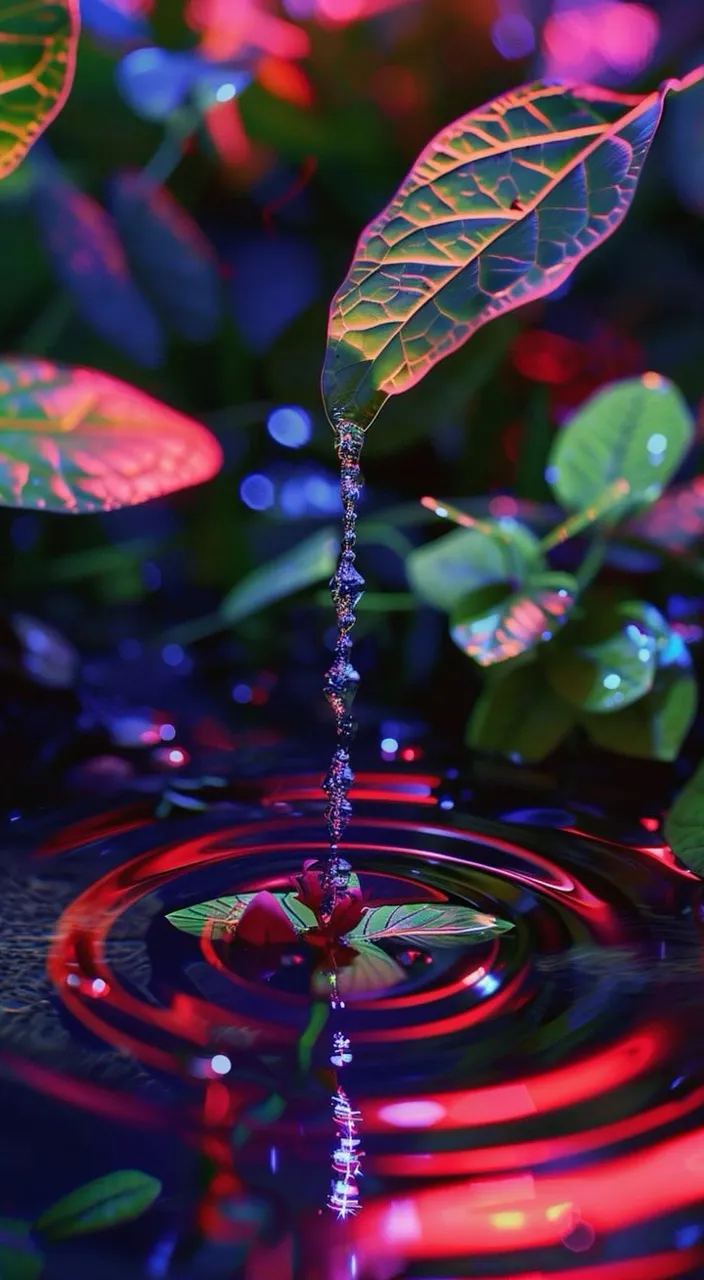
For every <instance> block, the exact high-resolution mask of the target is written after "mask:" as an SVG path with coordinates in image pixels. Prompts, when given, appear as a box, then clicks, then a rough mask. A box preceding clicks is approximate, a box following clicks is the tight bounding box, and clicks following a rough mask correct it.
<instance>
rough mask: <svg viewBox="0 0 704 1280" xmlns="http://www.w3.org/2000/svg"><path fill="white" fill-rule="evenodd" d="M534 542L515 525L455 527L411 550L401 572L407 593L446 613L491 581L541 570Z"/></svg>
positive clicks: (520, 577)
mask: <svg viewBox="0 0 704 1280" xmlns="http://www.w3.org/2000/svg"><path fill="white" fill-rule="evenodd" d="M542 563H543V561H542V558H541V557H540V550H539V543H538V539H537V538H536V537H535V535H534V534H533V533H531V531H530V529H527V528H525V526H524V525H521V524H518V523H517V522H508V521H507V522H505V523H504V524H501V525H500V524H498V522H495V521H492V520H486V521H482V522H481V527H480V528H476V529H456V530H454V531H453V532H452V533H448V534H446V535H445V536H444V537H442V538H437V539H436V541H435V542H430V543H428V544H427V545H426V546H424V547H418V548H417V550H415V551H412V552H411V554H410V555H409V556H408V559H407V560H406V571H407V573H408V579H409V582H410V584H411V586H412V587H413V590H414V591H415V592H416V594H417V595H419V596H420V598H421V599H422V600H425V601H426V602H427V603H428V604H431V605H433V606H434V608H436V609H443V610H444V611H445V612H447V613H451V612H452V610H453V609H454V608H455V606H456V605H457V604H458V602H459V601H461V600H462V599H463V598H464V597H465V596H467V595H468V594H469V593H470V592H471V591H476V590H477V589H479V588H480V587H486V586H488V585H490V584H492V583H502V582H510V581H511V580H516V581H518V582H522V581H523V579H524V578H525V577H526V576H527V574H528V573H529V571H530V569H531V568H532V567H534V566H537V567H538V568H540V567H541V565H542Z"/></svg>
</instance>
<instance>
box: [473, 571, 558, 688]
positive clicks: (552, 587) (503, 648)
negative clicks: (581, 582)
mask: <svg viewBox="0 0 704 1280" xmlns="http://www.w3.org/2000/svg"><path fill="white" fill-rule="evenodd" d="M578 594H579V586H578V584H577V581H576V579H575V578H572V577H571V576H570V575H569V574H567V573H542V574H536V575H535V576H533V577H530V578H528V580H527V582H526V583H525V585H524V586H523V587H522V588H521V590H520V591H516V592H507V591H506V590H505V589H504V588H503V587H501V586H498V585H497V586H490V587H483V588H481V589H480V590H479V591H475V592H473V593H472V594H471V595H468V596H465V598H464V599H463V600H462V602H461V603H460V604H459V605H457V607H456V609H455V612H454V614H453V618H452V623H451V626H450V635H451V636H452V639H453V640H454V642H455V644H456V645H457V647H458V648H459V649H461V650H462V652H463V653H466V654H467V655H468V656H469V657H470V658H474V660H475V662H478V663H479V665H480V666H481V667H488V666H491V665H492V664H493V663H495V662H506V661H507V660H508V659H510V658H516V657H518V655H519V654H521V653H526V652H528V651H529V650H530V649H533V648H535V646H536V645H538V644H541V643H542V642H543V641H544V640H550V639H551V638H552V636H553V634H554V632H555V631H556V630H557V628H558V627H561V626H562V625H563V623H564V622H566V620H567V616H568V614H569V612H570V610H571V609H572V607H573V605H574V603H575V600H576V599H577V596H578Z"/></svg>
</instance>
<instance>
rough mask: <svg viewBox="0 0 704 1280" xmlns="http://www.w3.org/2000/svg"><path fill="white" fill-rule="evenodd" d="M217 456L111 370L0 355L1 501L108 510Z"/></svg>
mask: <svg viewBox="0 0 704 1280" xmlns="http://www.w3.org/2000/svg"><path fill="white" fill-rule="evenodd" d="M0 25H1V24H0ZM221 463H222V453H221V451H220V446H219V445H218V443H217V440H216V439H215V437H214V436H211V434H210V432H209V431H206V429H205V427H202V426H201V425H200V423H198V422H194V421H193V420H192V419H191V418H186V417H184V415H183V414H181V413H177V412H176V410H175V409H170V408H168V407H167V405H165V404H160V403H159V401H157V400H153V399H152V398H151V396H148V395H145V393H144V392H143V391H139V390H137V388H136V387H131V386H128V385H127V383H125V382H119V381H118V379H117V378H111V377H108V375H107V374H105V373H97V372H95V371H94V370H93V369H77V368H72V367H70V366H67V365H58V364H51V363H49V361H47V360H33V359H26V360H21V359H14V358H12V359H7V360H4V361H2V362H0V506H5V507H28V508H39V509H42V510H48V511H60V512H68V513H71V514H75V513H81V512H86V511H110V510H113V509H114V508H116V507H124V506H131V505H132V504H133V503H137V502H146V501H147V499H149V498H155V497H158V496H160V495H161V494H165V493H173V492H174V491H175V490H177V489H183V488H185V487H186V486H187V485H191V484H200V483H201V482H202V481H203V480H209V479H210V477H211V476H213V475H215V474H216V472H217V471H219V469H220V465H221Z"/></svg>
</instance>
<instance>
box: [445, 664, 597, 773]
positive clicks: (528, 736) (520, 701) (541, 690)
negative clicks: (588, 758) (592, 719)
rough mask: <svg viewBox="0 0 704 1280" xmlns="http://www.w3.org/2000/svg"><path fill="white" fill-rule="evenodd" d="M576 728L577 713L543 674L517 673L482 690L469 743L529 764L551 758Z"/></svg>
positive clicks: (498, 676)
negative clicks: (553, 688) (558, 694)
mask: <svg viewBox="0 0 704 1280" xmlns="http://www.w3.org/2000/svg"><path fill="white" fill-rule="evenodd" d="M613 718H614V717H609V719H613ZM575 722H576V717H575V712H574V710H573V708H572V707H570V706H568V705H567V703H566V702H563V700H562V699H561V698H558V696H557V694H556V693H554V692H553V690H552V689H551V688H550V686H549V684H548V683H547V681H546V679H545V676H544V675H543V672H542V670H541V669H540V668H538V667H536V666H535V665H532V666H520V667H513V668H512V669H511V670H509V671H506V672H505V673H504V672H503V671H500V670H499V671H497V672H496V673H495V675H494V676H493V678H492V679H490V680H489V681H488V682H487V684H486V685H485V686H484V689H483V690H482V692H481V693H480V695H479V698H478V699H477V702H476V703H475V705H474V709H473V711H472V714H471V716H470V719H469V723H468V725H467V733H466V736H465V742H466V743H467V746H469V747H472V748H474V749H475V750H479V751H495V752H498V753H500V754H501V755H502V756H506V757H509V758H510V759H513V760H520V761H525V762H526V763H528V764H531V763H535V762H537V761H540V760H544V759H545V757H546V756H549V755H550V753H551V751H554V750H555V748H556V747H557V746H559V744H560V742H562V740H563V738H565V737H566V736H567V734H568V733H569V731H570V729H572V728H573V726H574V724H575Z"/></svg>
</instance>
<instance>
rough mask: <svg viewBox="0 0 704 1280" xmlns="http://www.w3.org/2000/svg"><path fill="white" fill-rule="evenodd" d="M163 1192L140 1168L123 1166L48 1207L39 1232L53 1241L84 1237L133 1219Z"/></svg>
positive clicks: (40, 1219) (38, 1226)
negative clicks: (123, 1167) (125, 1167)
mask: <svg viewBox="0 0 704 1280" xmlns="http://www.w3.org/2000/svg"><path fill="white" fill-rule="evenodd" d="M160 1195H161V1183H160V1182H159V1179H158V1178H152V1177H151V1176H150V1175H149V1174H148V1173H141V1172H140V1171H139V1170H138V1169H121V1170H119V1171H118V1172H117V1173H108V1174H107V1175H106V1176H105V1177H104V1178H96V1179H95V1181H93V1182H88V1183H86V1185H85V1187H79V1188H78V1190H77V1191H72V1192H71V1194H70V1195H68V1196H64V1197H63V1198H62V1199H61V1200H59V1201H57V1203H56V1204H54V1205H52V1206H51V1208H50V1209H47V1211H46V1213H43V1214H42V1216H41V1218H39V1220H38V1221H37V1222H36V1223H35V1227H34V1229H35V1231H37V1232H39V1233H40V1234H41V1235H43V1236H46V1237H47V1239H49V1240H65V1239H66V1238H67V1237H68V1236H84V1235H88V1234H89V1233H90V1232H93V1231H105V1230H107V1229H108V1228H109V1227H116V1226H119V1224H120V1223H122V1222H132V1220H133V1219H134V1218H139V1217H140V1216H141V1214H143V1213H146V1211H147V1209H149V1208H150V1206H151V1205H153V1203H154V1201H155V1200H156V1199H157V1198H158V1197H159V1196H160Z"/></svg>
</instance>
